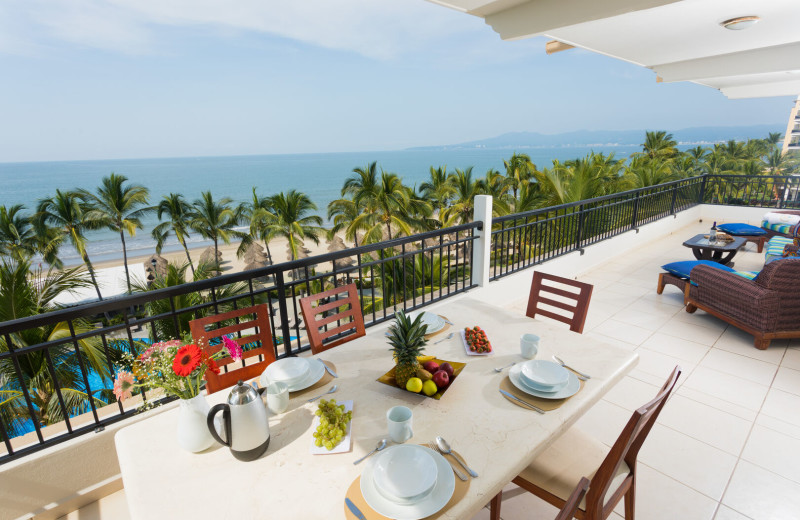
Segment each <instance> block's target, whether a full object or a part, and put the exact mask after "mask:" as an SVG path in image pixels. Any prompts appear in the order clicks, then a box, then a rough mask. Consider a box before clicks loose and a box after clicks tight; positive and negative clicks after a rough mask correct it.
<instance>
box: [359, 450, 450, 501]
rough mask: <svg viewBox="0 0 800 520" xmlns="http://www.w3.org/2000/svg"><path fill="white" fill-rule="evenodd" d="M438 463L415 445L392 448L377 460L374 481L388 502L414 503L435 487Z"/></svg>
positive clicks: (382, 453) (373, 470) (374, 466)
mask: <svg viewBox="0 0 800 520" xmlns="http://www.w3.org/2000/svg"><path fill="white" fill-rule="evenodd" d="M436 474H437V471H436V462H434V460H433V457H431V456H430V455H429V454H428V453H427V452H426V451H425V450H419V449H417V446H415V445H413V444H402V445H400V446H392V447H391V448H390V449H388V450H384V451H383V452H381V453H379V454H378V455H377V456H376V457H375V464H374V465H373V469H372V478H373V481H374V483H375V487H376V488H377V489H378V491H379V492H380V493H381V494H382V495H383V496H384V497H386V498H388V499H389V500H392V501H393V502H397V503H400V504H413V503H416V502H419V501H420V500H422V499H424V498H425V497H426V496H427V495H428V494H429V493H430V492H431V491H432V490H433V486H434V485H435V484H436V476H437V475H436Z"/></svg>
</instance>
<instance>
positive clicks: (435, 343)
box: [433, 332, 453, 345]
mask: <svg viewBox="0 0 800 520" xmlns="http://www.w3.org/2000/svg"><path fill="white" fill-rule="evenodd" d="M452 337H453V333H452V332H451V333H450V334H448V335H447V337H446V338H442V339H440V340H439V341H436V342H434V343H433V344H434V345H438V344H439V343H441V342H442V341H447V340H448V339H450V338H452Z"/></svg>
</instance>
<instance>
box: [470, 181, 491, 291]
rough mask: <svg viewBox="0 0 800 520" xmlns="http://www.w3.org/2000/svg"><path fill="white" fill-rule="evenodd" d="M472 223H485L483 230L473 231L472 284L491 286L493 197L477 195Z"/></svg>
mask: <svg viewBox="0 0 800 520" xmlns="http://www.w3.org/2000/svg"><path fill="white" fill-rule="evenodd" d="M472 221H473V222H483V229H481V230H477V229H475V230H473V231H472V232H473V233H474V236H475V240H473V241H472V283H473V284H475V285H477V286H478V287H485V286H487V285H489V262H490V258H491V255H490V252H491V249H492V196H491V195H476V196H475V202H474V206H473V209H472Z"/></svg>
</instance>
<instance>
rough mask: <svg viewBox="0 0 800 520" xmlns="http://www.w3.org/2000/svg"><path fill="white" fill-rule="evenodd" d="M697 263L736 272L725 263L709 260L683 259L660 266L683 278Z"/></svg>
mask: <svg viewBox="0 0 800 520" xmlns="http://www.w3.org/2000/svg"><path fill="white" fill-rule="evenodd" d="M698 265H709V266H711V267H716V268H717V269H722V270H723V271H728V272H731V273H733V272H736V271H734V270H733V269H731V268H730V267H728V266H727V265H722V264H720V263H717V262H712V261H711V260H685V261H683V262H672V263H671V264H665V265H662V266H661V269H663V270H665V271H666V272H668V273H671V274H674V275H675V276H677V277H678V278H683V279H684V280H688V279H689V274H690V273H691V272H692V269H694V268H695V267H697V266H698Z"/></svg>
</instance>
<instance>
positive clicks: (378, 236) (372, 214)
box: [343, 165, 431, 243]
mask: <svg viewBox="0 0 800 520" xmlns="http://www.w3.org/2000/svg"><path fill="white" fill-rule="evenodd" d="M371 166H372V165H371ZM373 179H375V177H374V169H373V172H372V174H371V175H370V176H369V180H370V182H369V183H364V184H362V186H361V187H359V189H358V190H357V191H354V192H353V194H354V197H353V202H355V203H356V204H358V205H360V206H362V207H364V212H363V213H362V214H361V215H359V217H358V218H357V219H356V220H355V221H354V222H353V226H354V227H355V228H356V229H363V230H364V231H365V233H364V243H375V242H380V241H381V240H382V239H383V238H384V228H385V231H386V234H385V236H386V238H387V239H388V240H391V239H392V237H393V236H398V235H399V234H400V233H403V234H406V235H408V234H411V224H412V223H414V220H415V217H414V215H422V216H427V215H430V213H431V209H430V205H429V204H428V203H426V202H425V201H422V200H419V199H417V198H416V197H415V196H414V195H413V191H412V190H411V189H410V188H408V187H406V186H404V185H403V181H402V180H401V179H400V177H399V176H398V175H397V174H396V173H389V172H384V171H382V172H381V177H380V180H378V182H377V183H376V184H375V185H373V184H371V182H372V180H373ZM349 180H351V179H348V181H349ZM345 188H346V189H347V183H346V186H345ZM343 191H344V190H343ZM392 226H394V230H395V231H396V233H394V234H393V232H392Z"/></svg>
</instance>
